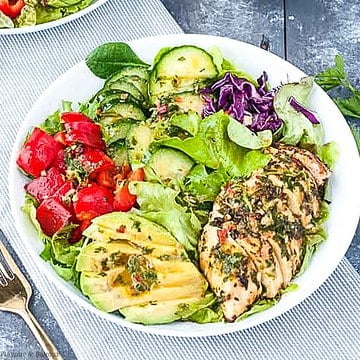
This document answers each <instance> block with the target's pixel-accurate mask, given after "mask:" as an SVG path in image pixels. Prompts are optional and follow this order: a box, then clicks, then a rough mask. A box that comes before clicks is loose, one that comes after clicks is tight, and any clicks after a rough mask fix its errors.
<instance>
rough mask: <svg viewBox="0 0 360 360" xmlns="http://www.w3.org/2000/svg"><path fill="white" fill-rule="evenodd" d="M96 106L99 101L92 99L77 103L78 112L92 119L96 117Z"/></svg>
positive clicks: (97, 106)
mask: <svg viewBox="0 0 360 360" xmlns="http://www.w3.org/2000/svg"><path fill="white" fill-rule="evenodd" d="M98 108H99V102H98V101H95V100H94V99H91V100H90V101H85V102H83V103H80V104H79V112H81V113H82V114H84V115H86V116H88V117H89V118H90V119H92V120H95V119H96V116H97V110H98Z"/></svg>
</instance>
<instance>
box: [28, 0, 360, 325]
mask: <svg viewBox="0 0 360 360" xmlns="http://www.w3.org/2000/svg"><path fill="white" fill-rule="evenodd" d="M83 3H84V1H77V2H74V3H73V2H72V1H71V0H68V1H60V0H54V1H49V6H52V8H54V9H56V11H58V9H62V8H63V7H64V6H65V7H67V8H73V7H74V6H78V7H80V6H81V4H83ZM34 4H35V3H33V5H32V6H34ZM27 6H30V5H27ZM42 16H45V15H42ZM40 18H41V17H40ZM37 19H38V17H37ZM179 54H180V55H179ZM164 57H166V59H167V60H166V63H165V65H164V62H163V60H164ZM189 59H190V60H191V59H195V60H196V61H193V62H189ZM184 62H189V63H192V64H193V66H192V67H189V68H188V67H186V69H185V70H184ZM86 63H87V65H88V67H89V69H90V70H91V71H92V72H93V73H94V74H95V75H97V76H98V77H100V78H103V79H106V81H105V83H104V86H103V88H102V89H101V90H99V91H98V92H97V94H96V95H95V96H94V97H93V98H91V99H90V100H89V101H87V102H85V103H82V104H77V105H76V104H72V103H71V102H68V101H64V102H63V104H62V108H61V109H59V110H57V111H56V112H54V113H53V114H52V115H50V116H48V117H47V118H46V119H45V120H44V122H43V123H42V124H41V126H40V129H42V130H43V131H45V132H46V134H48V135H51V136H52V137H53V138H55V137H56V136H59V134H60V135H63V138H60V141H62V145H63V146H64V147H65V150H64V148H62V150H60V151H59V152H61V151H62V152H63V153H65V155H64V159H63V160H64V161H65V164H64V166H65V168H66V169H65V170H64V172H63V175H62V176H63V178H65V179H66V180H67V181H70V182H72V184H74V183H75V184H76V185H75V188H72V190H74V192H75V193H76V194H75V195H73V194H72V195H71V196H70V200H69V197H68V198H67V199H66V201H67V203H66V204H64V206H65V205H69V202H70V204H71V205H73V206H74V209H75V210H74V214H73V217H74V218H76V221H70V222H67V223H66V224H67V225H65V226H63V227H62V228H61V229H58V230H57V231H56V232H54V233H52V234H51V235H46V234H45V233H44V231H43V228H42V226H41V222H39V219H38V217H37V208H38V205H39V204H38V202H37V201H36V200H35V199H34V198H33V197H31V196H30V195H27V197H26V201H25V205H24V207H23V211H24V212H25V213H26V214H28V216H29V217H30V219H31V221H32V222H33V224H34V226H35V228H36V229H37V231H38V233H39V236H40V238H41V239H42V241H43V242H44V250H43V251H42V253H41V257H42V258H43V259H44V260H46V261H49V262H50V263H51V265H52V266H53V268H54V270H55V271H56V272H57V273H58V274H59V275H60V276H61V277H63V278H64V279H65V280H67V281H72V282H74V284H75V285H76V286H78V287H80V288H81V291H82V292H83V293H84V294H85V295H87V296H89V297H90V299H91V301H92V302H93V303H94V304H95V305H96V306H97V307H98V308H100V309H102V310H105V311H114V310H119V311H120V313H121V314H123V315H124V316H125V317H126V318H127V319H133V321H137V322H144V323H146V322H145V320H141V317H142V316H144V314H146V312H147V311H148V313H151V317H150V320H149V321H150V322H149V323H154V321H155V323H156V321H158V323H165V322H170V321H175V320H179V319H181V320H190V321H195V322H198V323H207V322H215V321H222V320H223V312H222V310H221V307H220V302H221V297H219V298H217V297H216V296H215V295H214V294H213V293H212V292H211V291H210V289H208V288H206V286H205V287H204V286H203V285H204V284H202V281H204V282H206V281H205V280H204V277H203V275H201V274H200V269H199V266H200V265H199V250H198V245H199V239H200V237H201V236H202V230H203V226H204V225H205V224H206V223H208V221H209V217H210V216H211V213H210V211H211V209H212V208H213V204H214V201H215V199H217V197H218V195H219V193H221V191H222V189H227V188H226V187H225V188H224V185H225V184H227V186H228V185H229V184H230V183H231V182H230V181H234V180H235V181H237V182H239V183H241V182H243V180H245V179H247V178H248V177H250V176H251V175H252V174H253V173H254V171H255V170H259V172H258V173H261V172H260V171H261V169H263V168H264V167H266V166H267V165H268V164H269V162H270V161H271V160H272V158H273V157H272V155H270V153H269V151H267V149H268V148H269V147H270V146H271V145H272V144H275V143H276V142H280V143H282V144H285V145H292V146H297V147H300V148H305V149H307V150H310V151H312V152H313V153H314V154H316V155H317V156H318V157H319V158H320V159H321V160H322V161H323V162H324V163H325V164H326V165H327V166H328V167H329V169H332V168H333V167H334V164H335V161H336V156H337V154H338V148H337V146H336V144H335V143H328V144H323V127H322V125H321V124H320V123H319V121H318V119H317V115H316V114H315V113H314V112H312V111H311V110H310V109H308V108H307V106H308V100H309V97H310V95H311V91H312V87H313V79H312V78H309V77H307V78H303V79H301V80H300V81H299V82H298V83H291V84H283V85H282V86H281V87H280V88H274V89H271V88H270V85H269V84H268V78H267V74H266V73H265V72H263V74H262V75H261V76H260V77H259V79H257V80H254V79H253V78H252V77H251V76H249V75H247V74H245V73H243V72H242V71H241V70H239V69H237V68H236V66H235V65H233V64H232V63H231V62H230V61H229V60H227V59H225V58H224V57H223V55H222V53H221V51H220V50H219V49H218V48H216V47H214V48H212V49H211V50H210V52H209V53H207V52H205V51H204V50H203V49H200V48H197V47H192V46H183V47H181V46H180V47H176V48H170V47H166V48H164V49H161V50H160V51H159V52H158V54H157V55H156V57H155V59H154V61H153V64H152V65H151V66H150V65H148V64H146V63H145V62H143V61H142V60H141V59H140V58H139V57H138V56H137V55H136V53H135V52H134V51H133V50H132V49H131V48H130V47H129V46H128V45H127V44H125V43H107V44H104V45H101V46H100V47H98V48H96V49H95V50H94V51H92V52H91V53H90V54H89V55H88V57H87V58H86ZM169 64H170V66H169ZM176 71H186V76H185V77H184V78H181V76H179V77H177V76H176V77H175V78H174V77H173V76H172V75H171V74H173V73H174V72H176ZM170 75H171V76H170ZM315 81H317V82H318V83H319V84H320V85H322V86H324V88H325V89H327V90H329V89H332V88H333V87H336V86H345V87H348V88H349V89H350V90H351V91H352V92H353V97H356V96H359V95H358V93H357V90H355V89H353V88H352V86H351V84H350V83H349V81H348V80H347V78H346V74H345V72H344V67H343V62H342V61H341V58H336V65H335V67H334V68H331V69H329V70H328V71H325V72H323V73H321V74H319V75H317V76H316V77H315ZM359 101H360V100H359ZM354 102H355V100H354V99H352V100H349V103H354ZM337 103H338V104H341V106H343V108H344V109H345V108H346V109H347V110H346V111H348V113H349V112H350V110H349V109H350V108H351V106H350V105H346V106H345V105H344V102H341V101H340V100H337ZM76 112H80V113H82V114H83V115H86V118H85V120H84V118H83V117H80V119H82V121H79V116H83V115H81V114H76ZM66 114H67V115H66ZM69 114H70V117H71V116H74V118H73V119H70V120H68V121H69V122H68V123H67V122H66V120H64V115H66V116H69ZM66 116H65V118H66ZM359 117H360V116H359ZM64 123H65V126H64ZM79 124H80V125H79ZM84 128H85V129H91V130H92V131H89V133H91V134H93V133H94V131H97V129H98V130H99V134H100V135H99V138H100V140H101V141H97V142H96V141H95V140H99V139H94V138H93V137H92V138H90V139H89V138H88V137H85V139H84V138H83V137H81V136H82V134H83V132H81V131H78V132H76V131H77V130H78V129H84ZM69 129H70V130H71V131H73V132H72V133H71V135H74V133H75V135H77V134H79V133H80V137H79V138H78V140H77V142H75V143H73V142H69V140H68V139H69V131H70V130H69ZM74 129H75V130H76V131H74ZM94 129H95V130H94ZM85 132H86V131H85ZM53 138H52V139H50V140H53ZM70 138H71V137H70ZM50 140H49V139H48V141H50ZM94 142H95V143H96V144H97V145H94ZM89 144H90V145H89ZM274 146H275V148H276V146H277V145H276V144H275V145H274ZM93 147H95V149H93ZM86 152H88V153H91V158H90V157H89V158H87V162H81V161H82V158H83V157H85V154H86ZM99 153H101V156H100V162H99V163H100V164H101V165H100V166H102V165H103V164H104V163H105V164H106V165H108V166H109V167H108V168H105V170H106V171H104V172H102V171H99V172H97V168H96V166H98V163H95V164H93V163H91V161H90V160H89V159H92V158H93V157H94V156H99ZM57 160H58V159H57ZM88 163H90V165H91V166H89V164H88ZM109 164H110V165H109ZM94 169H95V170H94ZM139 170H140V171H139ZM81 171H84V173H85V174H86V176H80V175H81ZM40 173H42V172H41V171H40ZM258 173H255V175H257V174H258ZM268 175H269V174H265V176H263V177H265V178H267V177H268ZM269 176H271V174H270V175H269ZM144 177H145V178H144ZM63 178H62V179H63ZM282 179H284V182H285V181H289V180H288V179H286V174H285V177H284V178H282ZM35 180H36V179H35ZM265 180H267V179H265ZM265 180H264V181H265ZM262 181H263V180H262ZM281 181H282V180H281ZM71 186H72V185H71ZM296 186H298V185H296ZM94 188H97V190H98V191H99V193H98V194H100V195H98V197H96V201H97V203H96V204H95V207H96V208H98V207H103V208H104V209H105V210H104V211H103V212H102V213H96V215H94V216H93V214H92V213H91V212H86V211H80V210H81V209H80V210H79V211H77V208H79V206H78V201H79V199H78V198H79V197H80V195H79V194H80V192H82V193H83V194H84V193H87V192H88V191H90V192H91V191H92V189H94ZM289 189H290V187H289ZM292 189H293V188H292ZM270 190H271V188H270ZM270 190H269V193H268V194H266V195H267V196H272V195H273V194H272V193H271V191H270ZM124 194H125V200H126V201H123V200H124V199H121V198H120V195H122V196H123V195H124ZM85 198H86V196H85ZM89 198H91V196H89ZM108 199H111V201H110V200H109V201H108ZM237 200H238V205H239V209H241V210H242V211H243V208H242V207H241V206H243V205H244V209H246V211H249V207H250V208H251V204H250V202H249V199H246V194H244V199H237ZM61 201H63V199H61ZM122 201H123V202H122ZM71 202H72V203H71ZM243 203H244V204H243ZM99 204H100V205H99ZM129 204H130V205H129ZM249 204H250V205H249ZM87 205H88V204H87ZM128 205H129V206H128ZM82 210H83V209H82ZM129 210H130V211H129ZM66 211H67V210H66V209H65V212H66ZM92 211H93V212H94V211H95V210H94V209H92ZM244 211H245V210H244ZM84 213H85V215H86V216H84ZM112 215H114V216H113V217H112ZM227 215H228V214H227ZM274 216H275V215H274ZM327 217H328V207H327V205H326V203H325V202H324V201H323V202H322V208H321V214H320V215H319V217H318V218H316V219H313V220H314V226H313V227H311V229H312V230H311V231H310V230H309V231H305V230H304V231H305V232H304V233H303V234H302V233H301V236H303V237H304V239H305V240H304V243H305V245H304V248H302V249H301V251H303V260H302V265H301V268H300V266H299V268H300V269H299V268H297V270H299V271H300V272H299V274H301V273H302V272H303V271H305V269H306V268H307V266H308V265H309V262H310V260H311V257H312V255H313V253H314V252H315V251H316V249H317V248H318V246H319V244H320V243H321V242H323V241H324V240H325V239H326V233H325V231H324V230H323V228H322V225H323V223H324V222H325V221H326V219H327ZM84 219H85V220H84ZM210 219H211V218H210ZM115 220H116V221H115ZM215 220H216V219H215ZM215 220H214V221H215ZM218 220H219V218H218V219H217V220H216V221H218ZM220 220H221V219H220ZM90 221H92V224H91V225H90ZM276 221H277V220H276ZM279 221H283V220H282V219H280V220H279ZM265 225H266V223H264V224H261V226H265ZM275 225H276V224H275V220H274V226H275ZM277 225H279V224H277ZM279 226H280V227H281V226H282V224H280V225H279ZM79 229H80V230H84V232H81V233H80V235H82V236H80V240H79V239H76V241H74V238H73V237H72V236H73V234H74V232H76V231H78V230H79ZM85 229H86V230H85ZM154 229H155V230H154ZM295 230H296V231H297V229H295ZM156 231H158V232H160V233H161V234H162V235H161V236H162V237H161V241H160V242H159V243H157V241H153V239H156V234H155V233H156ZM225 231H227V230H226V229H225ZM219 232H220V235H221V232H222V230H217V233H216V234H218V235H217V236H218V237H219V239H220V235H219ZM144 234H145V235H146V236H145V235H144ZM139 239H140V240H141V241H143V242H144V243H146V246H145V245H143V244H142V243H139V241H140V240H139ZM174 239H176V240H177V242H176V241H175V240H174ZM156 240H158V239H156ZM152 241H153V242H152ZM97 243H99V244H100V245H101V246H100V245H99V246H98V247H96V245H97ZM174 243H175V245H174ZM155 244H156V245H155ZM159 244H160V245H159ZM164 244H165V245H164ZM176 246H178V247H180V249H181V255H179V256H178V257H177V252H176V251H179V248H177V247H176ZM112 247H117V248H116V250H117V251H114V252H111V251H112V250H111V249H112ZM162 247H163V248H162ZM164 249H167V250H169V249H171V251H173V253H171V254H168V253H161V254H160V255H159V254H158V253H157V252H159V251H160V250H161V251H165V250H164ZM122 251H123V253H122ZM129 251H130V252H131V254H132V255H131V256H130V255H129V254H128V252H129ZM282 251H283V249H281V252H282ZM155 254H157V255H155ZM120 255H121V256H120ZM225 255H229V254H221V252H220V251H218V253H217V256H218V257H219V258H221V257H224V256H225ZM147 256H148V257H147ZM240 257H241V256H240V254H236V256H235V257H234V258H232V262H231V264H230V265H231V266H234V264H239V261H240ZM124 258H126V259H125V260H124ZM149 258H151V259H153V258H154V259H156V262H158V263H160V264H161V265H159V266H164V267H165V269H166V266H170V265H169V264H167V263H165V262H169V263H170V264H172V265H173V266H176V267H178V268H177V269H178V270H177V271H180V270H179V269H181V270H184V269H185V270H184V273H182V275H184V276H185V275H187V276H189V277H190V275H191V279H194V274H197V275H198V278H197V280H196V281H195V280H194V284H195V285H194V284H190V285H193V286H190V290H191V291H192V290H194V289H195V288H198V289H200V293H201V296H199V294H195V295H194V294H193V293H191V291H190V293H191V294H187V297H186V298H187V299H189V302H184V303H178V302H176V301H175V302H171V301H172V300H170V302H169V303H167V301H169V299H168V298H166V296H165V298H166V299H165V300H164V299H161V298H160V299H156V300H154V301H153V300H151V301H149V302H148V303H146V302H145V304H142V303H137V302H136V301H134V298H136V299H138V298H139V297H141V296H142V295H143V293H142V292H143V291H145V290H146V291H147V290H149V293H150V292H151V288H152V286H154V284H157V281H158V275H157V274H156V272H155V271H154V269H153V267H152V265H151V264H149ZM79 259H80V260H79ZM89 259H93V260H94V261H93V263H92V262H91V261H90V262H89ZM189 259H190V260H189ZM200 261H201V259H200ZM171 262H173V263H171ZM182 262H184V264H185V265H184V264H183V263H182ZM188 263H190V265H191V266H192V268H191V269H190V270H189V268H186V266H188V265H189V264H188ZM94 264H97V265H96V266H95V268H96V272H95V270H94ZM174 264H175V265H174ZM181 266H184V267H183V268H181ZM188 267H189V266H188ZM117 268H124V269H127V270H129V269H131V274H130V276H129V275H128V276H127V278H126V276H125V277H124V276H123V274H122V273H121V274H120V273H119V274H118V275H117V277H116V279H111V281H110V280H109V279H110V278H109V276H110V275H109V274H110V272H111V271H113V270H115V269H117ZM99 269H100V270H99ZM169 269H171V267H169ZM129 271H130V270H129ZM187 271H188V272H187ZM231 271H232V267H231V268H230V272H231ZM80 273H81V274H82V275H81V278H80ZM160 275H163V274H160ZM252 275H253V274H252ZM111 276H113V275H111ZM185 277H186V276H185ZM225 281H226V280H225V279H224V282H225ZM251 281H252V279H251ZM126 282H131V286H132V287H126V286H128V284H127V283H126ZM105 283H106V286H105V285H104V284H105ZM284 283H285V281H284ZM109 284H110V285H109ZM286 285H287V284H286ZM286 285H284V287H286ZM104 286H105V288H106V289H108V286H110V288H111V290H113V286H114V287H115V286H119V287H123V289H126V291H125V290H124V298H125V300H129V299H130V300H129V303H128V304H127V305H123V304H122V307H119V306H118V307H116V306H115V307H114V304H117V302H116V301H118V299H112V298H106V296H105V295H107V296H109V294H108V293H109V292H110V291H109V292H105V295H104V291H103V289H104ZM172 286H173V284H172ZM174 286H175V285H174ZM169 288H170V289H172V287H171V286H169ZM296 288H297V285H295V284H290V285H288V286H287V287H286V288H285V289H284V290H281V291H280V292H279V293H278V295H276V296H275V297H274V298H271V299H268V298H263V297H262V296H264V297H265V295H263V294H261V296H260V295H259V298H258V300H257V301H256V302H255V303H254V304H253V305H252V306H251V307H250V308H248V310H247V311H244V312H243V313H242V315H241V316H239V317H238V318H237V320H236V321H241V320H243V319H245V318H247V317H248V316H250V315H252V314H255V313H258V312H261V311H264V310H266V309H268V308H269V307H271V306H273V305H275V304H276V303H277V302H278V301H279V298H280V296H281V294H283V293H285V292H288V291H292V290H295V289H296ZM129 289H130V290H129ZM168 290H169V289H167V288H166V286H165V290H164V294H165V295H167V292H166V291H168ZM131 291H135V292H136V296H135V297H131V296H130V295H129V299H127V298H126V296H128V295H127V292H131ZM103 295H104V296H105V297H103ZM254 301H255V300H254ZM153 302H154V303H153ZM125 303H126V301H125ZM139 304H140V305H139ZM150 305H151V306H150ZM155 305H159V307H158V308H160V309H162V310H164V309H166V311H165V314H164V313H162V314H157V313H156V310H155V309H156V307H155ZM152 306H154V307H152Z"/></svg>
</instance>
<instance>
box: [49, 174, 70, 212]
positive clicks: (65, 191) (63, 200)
mask: <svg viewBox="0 0 360 360" xmlns="http://www.w3.org/2000/svg"><path fill="white" fill-rule="evenodd" d="M72 192H74V188H73V184H72V181H70V180H67V181H65V182H64V184H63V185H62V186H61V187H60V188H58V189H57V190H56V191H55V193H54V194H53V195H52V198H53V199H55V200H56V201H57V202H58V203H59V204H61V205H62V206H64V207H65V208H66V209H67V210H68V211H70V212H71V213H73V212H74V209H73V205H72V202H71V197H70V194H71V193H72Z"/></svg>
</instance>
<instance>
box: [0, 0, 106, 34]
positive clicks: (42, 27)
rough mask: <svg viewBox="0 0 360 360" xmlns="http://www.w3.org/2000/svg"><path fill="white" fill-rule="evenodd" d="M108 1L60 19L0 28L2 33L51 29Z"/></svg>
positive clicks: (98, 2)
mask: <svg viewBox="0 0 360 360" xmlns="http://www.w3.org/2000/svg"><path fill="white" fill-rule="evenodd" d="M107 1H108V0H97V1H95V2H94V3H92V4H91V5H89V6H87V7H86V8H84V9H82V10H80V11H78V12H76V13H74V14H71V15H68V16H65V17H63V18H61V19H58V20H53V21H49V22H47V23H44V24H39V25H32V26H24V27H20V28H10V29H0V35H17V34H27V33H33V32H37V31H41V30H47V29H51V28H53V27H56V26H60V25H63V24H66V23H68V22H70V21H73V20H75V19H78V18H79V17H81V16H84V15H86V14H88V13H89V12H91V11H93V10H95V9H96V8H98V7H99V6H101V5H103V4H105V3H106V2H107Z"/></svg>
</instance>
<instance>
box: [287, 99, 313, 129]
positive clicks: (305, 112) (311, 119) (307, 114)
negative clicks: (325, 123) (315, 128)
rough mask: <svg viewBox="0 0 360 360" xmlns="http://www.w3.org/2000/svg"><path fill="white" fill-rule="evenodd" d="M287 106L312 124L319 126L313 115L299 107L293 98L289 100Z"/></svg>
mask: <svg viewBox="0 0 360 360" xmlns="http://www.w3.org/2000/svg"><path fill="white" fill-rule="evenodd" d="M289 104H290V105H291V106H292V107H293V109H295V110H296V111H298V112H300V113H301V114H303V115H304V116H305V117H306V118H308V119H309V121H311V122H312V123H313V124H320V121H319V120H318V119H317V118H316V116H315V114H314V113H313V112H311V111H310V110H308V109H306V108H305V107H304V106H303V105H301V104H300V103H299V102H298V101H297V100H296V99H295V98H294V97H293V96H292V97H291V98H290V99H289Z"/></svg>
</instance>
